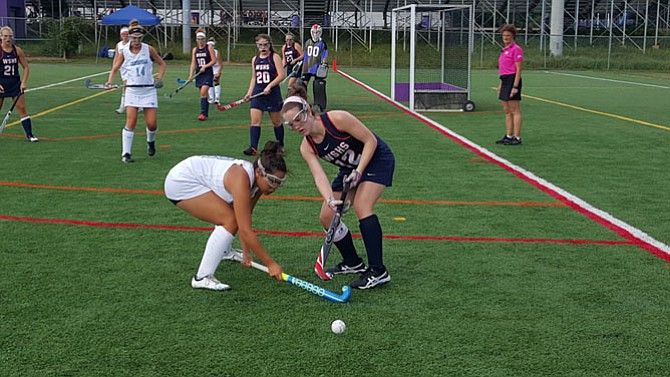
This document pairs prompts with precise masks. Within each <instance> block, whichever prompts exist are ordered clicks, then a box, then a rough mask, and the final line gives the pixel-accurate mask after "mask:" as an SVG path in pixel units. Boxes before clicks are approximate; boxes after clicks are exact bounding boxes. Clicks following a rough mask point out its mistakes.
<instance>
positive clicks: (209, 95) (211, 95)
mask: <svg viewBox="0 0 670 377" xmlns="http://www.w3.org/2000/svg"><path fill="white" fill-rule="evenodd" d="M214 98H215V97H214V87H213V86H210V87H209V91H208V92H207V101H208V102H214Z"/></svg>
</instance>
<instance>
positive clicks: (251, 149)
mask: <svg viewBox="0 0 670 377" xmlns="http://www.w3.org/2000/svg"><path fill="white" fill-rule="evenodd" d="M242 153H244V154H246V155H247V156H255V155H256V154H257V153H258V152H257V151H256V148H254V147H249V148H247V149H245V150H243V151H242Z"/></svg>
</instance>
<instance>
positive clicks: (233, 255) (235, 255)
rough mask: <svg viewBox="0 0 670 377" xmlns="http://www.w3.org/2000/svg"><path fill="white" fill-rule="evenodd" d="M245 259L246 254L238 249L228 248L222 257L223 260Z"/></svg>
mask: <svg viewBox="0 0 670 377" xmlns="http://www.w3.org/2000/svg"><path fill="white" fill-rule="evenodd" d="M242 259H244V254H243V253H241V252H240V251H238V250H232V249H231V250H228V251H226V253H225V254H223V257H221V260H234V261H238V262H239V261H241V260H242Z"/></svg>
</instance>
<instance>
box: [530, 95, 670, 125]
mask: <svg viewBox="0 0 670 377" xmlns="http://www.w3.org/2000/svg"><path fill="white" fill-rule="evenodd" d="M523 96H524V97H526V98H531V99H534V100H537V101H541V102H547V103H551V104H553V105H558V106H563V107H567V108H570V109H573V110H579V111H584V112H587V113H591V114H597V115H602V116H606V117H610V118H615V119H619V120H623V121H626V122H632V123H637V124H641V125H643V126H649V127H655V128H660V129H662V130H666V131H670V127H668V126H662V125H660V124H655V123H650V122H645V121H643V120H638V119H633V118H628V117H625V116H621V115H616V114H610V113H606V112H603V111H597V110H591V109H587V108H585V107H579V106H575V105H568V104H567V103H563V102H558V101H552V100H549V99H544V98H540V97H535V96H529V95H527V94H523Z"/></svg>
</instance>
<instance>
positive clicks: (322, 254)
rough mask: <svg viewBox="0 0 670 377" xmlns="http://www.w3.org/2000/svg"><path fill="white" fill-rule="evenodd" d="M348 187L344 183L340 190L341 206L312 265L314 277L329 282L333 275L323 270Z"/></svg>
mask: <svg viewBox="0 0 670 377" xmlns="http://www.w3.org/2000/svg"><path fill="white" fill-rule="evenodd" d="M350 186H351V185H350V184H349V182H344V188H342V196H341V197H340V200H341V201H342V204H340V205H338V206H337V211H335V216H333V220H331V222H330V226H329V227H328V231H327V232H326V239H325V240H324V241H323V245H322V246H321V250H319V255H318V256H317V257H316V263H314V272H316V275H317V276H318V277H319V278H321V279H322V280H330V279H332V278H333V275H331V274H329V273H328V272H327V271H326V270H325V267H326V260H327V259H328V254H329V253H330V249H331V248H332V247H333V240H334V238H335V231H336V230H337V227H339V226H340V221H341V218H342V211H343V210H344V205H345V203H346V202H345V199H346V198H347V194H348V193H349V188H350Z"/></svg>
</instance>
